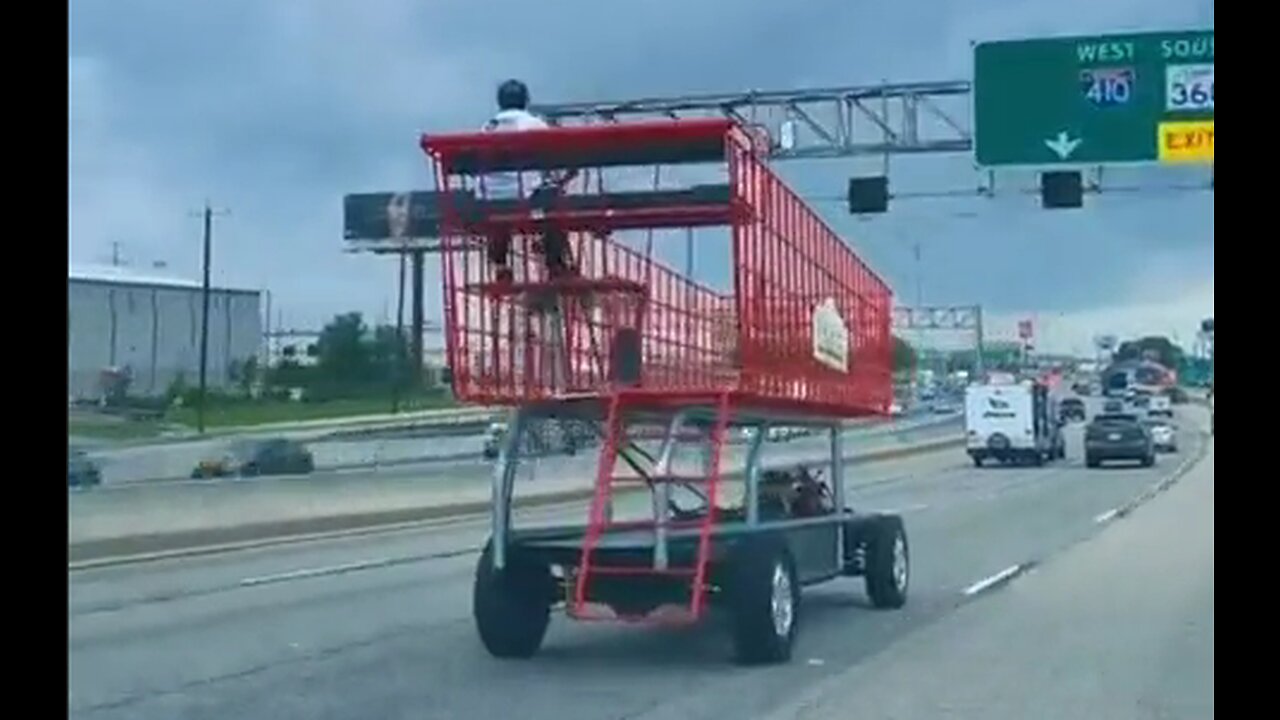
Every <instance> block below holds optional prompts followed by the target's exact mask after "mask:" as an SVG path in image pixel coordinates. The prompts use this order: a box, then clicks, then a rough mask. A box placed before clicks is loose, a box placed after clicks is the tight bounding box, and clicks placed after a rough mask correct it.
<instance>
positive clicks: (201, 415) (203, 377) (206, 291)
mask: <svg viewBox="0 0 1280 720" xmlns="http://www.w3.org/2000/svg"><path fill="white" fill-rule="evenodd" d="M215 214H216V215H220V216H222V215H230V214H231V213H230V211H228V210H221V211H217V212H215V211H214V209H213V207H212V206H210V204H209V201H208V200H206V201H205V203H204V210H203V211H202V212H201V213H200V215H201V217H202V218H203V219H204V261H203V269H202V272H203V279H202V281H201V283H200V390H199V401H198V403H197V404H196V432H198V433H199V434H201V435H203V434H204V422H205V409H206V407H207V405H208V389H209V384H208V383H209V299H210V295H211V288H210V286H209V284H210V277H211V270H212V266H213V216H214V215H215Z"/></svg>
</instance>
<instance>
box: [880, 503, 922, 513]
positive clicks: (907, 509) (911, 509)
mask: <svg viewBox="0 0 1280 720" xmlns="http://www.w3.org/2000/svg"><path fill="white" fill-rule="evenodd" d="M928 509H929V506H928V505H926V504H924V503H916V504H915V505H904V506H903V507H900V508H895V509H893V510H885V511H883V512H884V514H885V515H906V514H908V513H917V512H921V511H924V510H928Z"/></svg>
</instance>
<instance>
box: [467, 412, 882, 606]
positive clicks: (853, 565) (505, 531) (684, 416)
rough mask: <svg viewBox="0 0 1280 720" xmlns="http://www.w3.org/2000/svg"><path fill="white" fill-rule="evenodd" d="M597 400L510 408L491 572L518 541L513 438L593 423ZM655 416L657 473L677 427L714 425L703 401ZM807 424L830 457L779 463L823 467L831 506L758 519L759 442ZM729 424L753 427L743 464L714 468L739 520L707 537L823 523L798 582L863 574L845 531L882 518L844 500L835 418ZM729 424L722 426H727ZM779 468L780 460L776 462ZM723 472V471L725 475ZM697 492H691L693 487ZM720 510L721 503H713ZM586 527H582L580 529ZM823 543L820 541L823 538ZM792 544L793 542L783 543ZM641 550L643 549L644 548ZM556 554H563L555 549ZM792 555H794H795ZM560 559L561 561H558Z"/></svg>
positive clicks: (656, 542) (494, 496)
mask: <svg viewBox="0 0 1280 720" xmlns="http://www.w3.org/2000/svg"><path fill="white" fill-rule="evenodd" d="M603 412H604V410H603V406H602V403H600V402H598V401H597V399H584V401H582V402H576V403H575V402H572V401H570V402H565V401H558V402H547V403H541V404H539V403H533V404H528V405H525V406H521V407H518V408H514V409H513V410H512V411H511V413H510V417H509V420H508V433H507V437H505V438H504V439H503V442H502V445H501V447H500V449H499V453H498V457H497V460H496V461H495V463H494V467H493V474H492V488H491V516H490V524H491V543H492V552H491V560H492V564H493V567H494V569H495V570H499V571H501V570H502V569H503V568H504V567H505V566H506V564H507V558H508V555H509V550H510V548H511V546H512V544H513V542H514V543H516V544H523V543H522V542H521V539H518V538H517V539H513V537H512V535H513V531H512V527H511V525H512V520H511V509H512V499H513V494H514V488H515V480H516V476H517V469H518V465H519V460H520V455H521V453H520V451H519V447H520V445H519V443H520V437H521V435H522V434H523V433H524V432H526V431H527V430H528V428H529V427H530V425H531V423H533V422H535V421H538V420H544V419H549V418H560V419H566V418H573V419H576V420H580V421H581V420H586V421H600V420H602V419H603ZM654 417H655V418H656V417H663V418H664V419H666V420H667V422H666V423H665V424H666V430H665V432H664V436H663V438H662V441H661V450H660V451H659V453H658V455H657V456H656V459H655V462H654V465H655V468H657V470H656V473H657V474H661V473H663V472H665V469H666V468H667V467H668V466H669V463H670V460H671V456H672V453H673V450H674V447H675V445H676V443H677V437H678V436H679V433H680V432H681V431H682V430H683V429H685V428H687V427H689V426H691V425H701V426H703V427H709V426H710V425H712V424H713V423H714V410H713V409H712V408H710V407H709V406H695V407H688V408H683V409H677V410H666V411H664V412H659V413H654ZM775 426H788V427H808V428H811V429H816V430H820V431H824V432H825V433H826V434H827V436H828V438H829V442H828V445H829V453H830V454H829V457H828V458H827V459H826V460H814V461H811V462H797V463H792V464H790V465H787V466H785V467H786V469H794V467H796V466H797V465H804V466H808V467H829V468H830V476H829V489H830V492H831V495H830V498H831V503H832V512H831V513H828V514H824V515H820V516H814V517H802V518H787V519H777V520H774V519H762V518H761V512H760V498H761V495H760V488H761V476H762V475H763V473H764V472H765V471H766V470H769V469H772V468H767V467H765V465H764V463H763V462H762V459H763V456H764V454H765V452H764V445H765V444H766V442H767V437H768V431H769V428H770V427H775ZM728 427H730V428H744V427H745V428H753V429H754V430H755V431H754V432H753V433H751V435H750V440H749V442H748V448H747V453H746V459H745V467H744V468H743V469H742V470H741V471H735V472H732V473H726V472H723V471H722V473H721V475H722V478H721V480H720V482H736V481H738V480H735V479H733V478H737V477H741V478H742V480H741V481H742V482H744V483H745V488H744V495H743V497H744V508H743V509H744V510H745V513H744V519H743V520H741V521H737V520H730V521H722V520H717V521H716V523H715V526H714V529H713V543H715V542H718V541H723V540H724V539H726V536H735V535H741V534H758V533H777V534H780V535H783V536H787V537H788V540H791V539H792V538H793V537H794V535H795V533H796V531H802V530H805V529H812V528H815V527H822V526H834V533H833V537H832V538H831V544H830V545H829V546H828V547H829V548H830V552H828V551H827V550H826V549H825V548H824V547H822V546H821V545H820V546H818V547H814V546H812V545H810V544H803V545H807V546H808V547H809V548H811V550H806V551H805V554H808V555H817V554H820V555H821V557H796V561H797V563H798V564H799V565H801V566H804V567H807V568H810V571H809V572H805V573H803V574H802V576H801V577H800V578H799V580H800V583H801V584H802V585H812V584H817V583H821V582H825V581H828V580H831V579H834V578H836V577H840V576H842V575H852V576H857V575H861V574H862V572H861V571H862V570H863V569H864V568H863V564H864V558H863V557H862V550H861V546H862V543H861V542H857V543H848V542H847V541H846V536H847V535H848V533H850V532H858V527H859V526H861V525H862V524H863V523H867V522H871V521H874V520H875V519H876V518H879V517H883V515H880V514H869V513H861V512H857V511H854V510H852V509H849V508H848V507H847V506H846V495H847V493H846V491H845V485H844V472H845V453H844V437H843V435H844V433H845V432H847V430H848V428H847V427H846V426H845V424H844V422H843V421H842V420H841V419H839V418H815V417H813V416H811V415H803V416H801V415H788V414H780V413H776V412H767V413H751V412H749V411H747V412H740V413H738V414H737V415H736V416H734V417H732V418H731V421H730V422H729V424H728ZM727 431H728V430H726V432H727ZM704 467H706V468H707V469H709V453H708V454H707V455H705V456H704ZM777 467H779V469H782V466H777ZM726 476H727V477H726ZM650 492H651V494H652V497H653V509H654V516H653V519H654V520H655V521H656V525H655V527H654V528H653V529H652V530H651V532H652V538H653V548H652V564H653V565H652V566H653V567H654V568H655V569H664V568H666V567H667V564H668V562H669V557H670V554H671V553H670V548H671V538H670V537H669V531H668V530H667V528H665V527H664V525H663V521H665V520H667V519H669V512H670V511H669V503H668V500H670V497H671V484H670V483H655V484H654V485H653V486H651V488H650ZM695 492H696V491H695ZM720 511H723V508H721V509H720ZM580 529H581V530H582V531H583V532H584V533H585V527H582V528H580ZM822 542H823V543H825V539H824V540H823V541H822ZM788 544H789V545H792V546H793V552H794V547H795V546H796V543H793V542H788ZM646 552H647V548H646ZM562 554H563V553H562ZM796 554H797V555H799V554H800V553H796ZM557 564H562V563H557Z"/></svg>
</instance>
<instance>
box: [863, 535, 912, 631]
mask: <svg viewBox="0 0 1280 720" xmlns="http://www.w3.org/2000/svg"><path fill="white" fill-rule="evenodd" d="M872 523H873V524H872V526H871V528H870V531H869V532H868V534H867V547H866V558H867V560H866V562H867V570H866V577H865V578H864V580H865V582H866V586H867V596H868V597H870V598H871V604H872V605H874V606H876V607H878V608H891V609H896V608H900V607H902V606H903V605H905V604H906V602H907V589H908V587H909V586H910V584H911V546H910V544H908V542H907V529H906V526H905V525H904V524H903V522H902V518H900V517H898V516H897V515H883V516H881V517H877V518H875V519H874V520H873V521H872Z"/></svg>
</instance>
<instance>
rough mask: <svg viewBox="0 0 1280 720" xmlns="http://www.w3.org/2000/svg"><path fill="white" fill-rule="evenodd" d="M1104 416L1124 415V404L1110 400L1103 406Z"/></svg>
mask: <svg viewBox="0 0 1280 720" xmlns="http://www.w3.org/2000/svg"><path fill="white" fill-rule="evenodd" d="M1102 412H1103V414H1104V415H1120V414H1123V413H1124V403H1123V402H1121V401H1119V400H1108V401H1106V402H1105V403H1103V404H1102Z"/></svg>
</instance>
